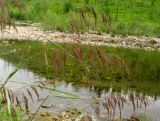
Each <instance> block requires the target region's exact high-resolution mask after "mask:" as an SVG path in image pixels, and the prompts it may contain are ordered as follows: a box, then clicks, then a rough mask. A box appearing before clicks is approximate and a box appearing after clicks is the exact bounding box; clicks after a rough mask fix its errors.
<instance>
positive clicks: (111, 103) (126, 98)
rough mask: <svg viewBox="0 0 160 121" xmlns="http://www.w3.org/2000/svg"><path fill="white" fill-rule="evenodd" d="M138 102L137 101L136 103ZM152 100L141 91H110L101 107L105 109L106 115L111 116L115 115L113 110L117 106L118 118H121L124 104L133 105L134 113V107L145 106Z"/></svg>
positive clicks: (134, 110)
mask: <svg viewBox="0 0 160 121" xmlns="http://www.w3.org/2000/svg"><path fill="white" fill-rule="evenodd" d="M136 102H138V103H136ZM151 102H152V101H151V100H150V99H149V98H148V97H147V96H145V95H144V94H142V93H140V94H139V93H138V94H135V93H134V92H129V94H128V95H124V94H122V93H121V94H120V93H110V94H109V95H108V96H107V97H105V98H104V100H103V107H104V109H106V111H107V115H108V116H109V117H112V116H113V118H114V117H115V111H116V109H117V108H118V110H119V116H120V119H121V118H122V111H123V107H124V104H128V103H131V105H132V107H133V112H134V114H135V112H136V109H138V108H136V107H141V106H142V105H144V106H145V108H146V107H147V106H148V105H149V104H150V103H151Z"/></svg>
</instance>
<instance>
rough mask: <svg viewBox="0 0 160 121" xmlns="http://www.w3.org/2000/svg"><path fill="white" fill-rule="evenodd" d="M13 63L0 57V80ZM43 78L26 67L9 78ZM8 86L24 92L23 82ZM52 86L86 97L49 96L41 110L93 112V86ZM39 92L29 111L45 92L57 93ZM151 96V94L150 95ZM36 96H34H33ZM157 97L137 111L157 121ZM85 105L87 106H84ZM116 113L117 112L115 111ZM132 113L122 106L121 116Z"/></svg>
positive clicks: (159, 110)
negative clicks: (65, 97) (81, 98)
mask: <svg viewBox="0 0 160 121" xmlns="http://www.w3.org/2000/svg"><path fill="white" fill-rule="evenodd" d="M14 67H15V65H14V64H12V63H9V62H7V61H5V60H3V59H2V58H1V59H0V80H4V79H5V78H6V77H7V75H8V74H9V73H10V72H11V71H12V70H13V69H14ZM41 80H45V77H42V76H40V75H36V74H34V73H33V72H32V71H30V70H27V69H21V70H19V71H18V72H17V73H16V74H15V75H14V76H13V77H12V78H11V79H10V81H17V82H26V83H33V82H37V81H41ZM7 86H8V87H10V88H12V89H13V90H14V91H16V93H19V92H24V93H26V92H25V89H24V87H25V86H26V85H25V84H20V83H13V82H9V83H8V84H7ZM51 86H53V87H56V88H58V89H61V90H63V91H66V92H70V93H77V94H78V95H79V96H81V97H83V98H85V99H87V100H79V99H64V98H56V97H49V98H48V99H47V101H46V102H45V104H44V106H50V108H47V109H46V108H41V110H40V111H41V112H46V111H49V112H51V113H58V112H59V111H61V110H64V109H66V108H77V109H78V110H83V111H86V112H88V113H91V114H94V115H95V116H96V114H95V111H94V109H95V106H93V105H92V106H89V105H90V104H91V103H92V102H91V100H90V99H92V97H93V96H96V95H97V91H96V89H95V88H94V87H92V86H90V87H77V86H76V87H75V86H73V85H72V84H70V83H69V84H66V83H65V82H56V83H55V84H54V85H51ZM37 90H38V92H39V94H40V97H41V98H40V99H36V98H35V99H34V100H35V101H34V102H32V101H31V100H30V101H29V102H30V110H31V112H34V111H35V110H36V109H37V108H38V106H39V105H40V104H41V102H42V100H43V99H44V98H45V97H46V95H47V94H49V93H50V94H51V95H57V93H53V92H49V91H45V90H40V89H37ZM111 91H112V88H109V89H106V90H102V91H101V92H100V94H98V95H99V97H104V96H106V95H108V94H109V93H110V92H111ZM152 96H153V95H152ZM35 97H36V96H35ZM148 97H149V98H151V99H154V98H153V97H151V96H150V95H148ZM156 97H157V98H156V99H154V101H153V102H152V104H151V105H149V106H148V107H147V109H145V108H142V109H141V110H139V111H138V112H142V113H144V112H145V113H146V114H148V116H150V117H151V118H152V119H153V121H159V120H160V99H159V96H156ZM86 107H87V108H86ZM99 107H100V109H102V110H101V115H100V117H99V118H98V120H100V121H103V120H105V117H104V116H105V114H106V111H104V110H103V107H101V105H99ZM117 113H118V112H117ZM132 113H133V108H132V106H131V105H129V104H126V105H125V106H124V110H123V113H122V115H123V116H126V117H128V116H130V115H131V114H132Z"/></svg>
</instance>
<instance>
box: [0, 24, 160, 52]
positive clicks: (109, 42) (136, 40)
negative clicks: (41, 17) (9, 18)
mask: <svg viewBox="0 0 160 121" xmlns="http://www.w3.org/2000/svg"><path fill="white" fill-rule="evenodd" d="M17 30H18V31H15V30H14V29H13V28H11V29H6V30H5V31H4V32H0V39H18V40H36V41H42V42H47V41H48V40H50V41H53V42H67V43H80V44H92V45H104V46H109V47H121V48H142V49H145V50H148V51H154V50H156V51H160V38H156V37H145V36H111V35H109V34H94V33H84V34H81V35H80V36H78V35H77V34H71V33H66V32H58V31H45V30H43V29H42V28H39V27H36V26H18V27H17Z"/></svg>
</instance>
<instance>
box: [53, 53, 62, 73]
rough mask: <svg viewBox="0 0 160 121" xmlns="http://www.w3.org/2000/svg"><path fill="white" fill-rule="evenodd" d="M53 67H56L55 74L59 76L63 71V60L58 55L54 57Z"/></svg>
mask: <svg viewBox="0 0 160 121" xmlns="http://www.w3.org/2000/svg"><path fill="white" fill-rule="evenodd" d="M53 65H54V68H55V72H56V73H57V74H59V73H60V71H61V59H60V57H59V56H58V55H56V54H55V55H54V56H53Z"/></svg>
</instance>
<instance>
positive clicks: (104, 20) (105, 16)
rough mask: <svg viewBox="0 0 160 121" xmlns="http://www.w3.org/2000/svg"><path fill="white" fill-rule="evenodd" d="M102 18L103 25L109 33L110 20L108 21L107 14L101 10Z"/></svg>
mask: <svg viewBox="0 0 160 121" xmlns="http://www.w3.org/2000/svg"><path fill="white" fill-rule="evenodd" d="M102 19H103V23H104V25H105V26H107V27H108V29H109V33H111V22H110V19H109V16H107V15H106V14H105V13H104V11H102Z"/></svg>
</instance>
